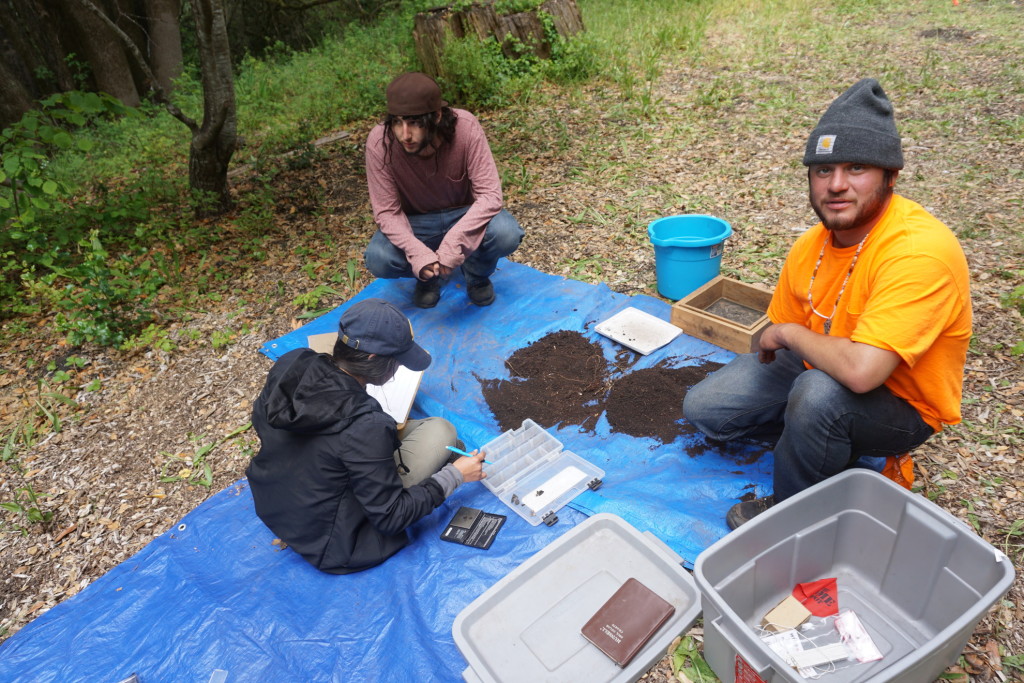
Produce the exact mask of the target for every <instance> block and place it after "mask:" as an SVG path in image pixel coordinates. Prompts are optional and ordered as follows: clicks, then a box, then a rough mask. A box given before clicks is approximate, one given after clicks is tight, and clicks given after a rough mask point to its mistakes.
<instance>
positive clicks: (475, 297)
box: [466, 278, 494, 306]
mask: <svg viewBox="0 0 1024 683" xmlns="http://www.w3.org/2000/svg"><path fill="white" fill-rule="evenodd" d="M466 293H467V294H469V300H470V301H472V302H473V303H474V304H476V305H477V306H490V305H491V304H492V303H494V285H492V284H491V281H490V280H488V279H486V278H485V279H483V280H481V281H480V282H478V283H476V284H475V285H469V286H468V287H467V288H466Z"/></svg>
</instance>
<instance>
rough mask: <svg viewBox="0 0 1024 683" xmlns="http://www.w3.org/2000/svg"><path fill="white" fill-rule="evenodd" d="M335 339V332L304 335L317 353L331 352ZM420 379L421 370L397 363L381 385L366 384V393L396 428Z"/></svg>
mask: <svg viewBox="0 0 1024 683" xmlns="http://www.w3.org/2000/svg"><path fill="white" fill-rule="evenodd" d="M336 341H338V333H337V332H324V333H322V334H311V335H309V336H308V337H306V343H307V344H308V345H309V348H311V349H313V350H314V351H316V352H317V353H326V354H331V353H333V351H334V343H335V342H336ZM422 379H423V371H422V370H419V371H416V370H410V369H409V368H407V367H405V366H404V365H399V366H398V371H397V372H396V373H395V376H394V377H392V378H391V379H390V380H388V381H387V382H386V383H384V384H383V385H377V384H367V385H366V393H368V394H369V395H370V396H373V397H374V398H375V399H377V402H378V403H380V406H381V408H383V409H384V412H385V413H387V414H388V415H390V416H391V417H393V418H394V420H395V422H397V423H398V428H399V429H401V428H402V427H404V426H405V423H406V422H408V421H409V411H411V410H412V404H413V401H415V400H416V392H417V391H419V388H420V381H421V380H422Z"/></svg>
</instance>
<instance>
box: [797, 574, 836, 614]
mask: <svg viewBox="0 0 1024 683" xmlns="http://www.w3.org/2000/svg"><path fill="white" fill-rule="evenodd" d="M793 597H794V598H796V599H797V600H799V601H800V604H802V605H803V606H804V607H806V608H807V609H808V610H809V611H810V613H811V614H813V615H814V616H816V617H829V616H832V615H833V614H839V595H838V592H837V590H836V580H835V579H820V580H818V581H810V582H808V583H798V584H797V585H796V588H794V589H793Z"/></svg>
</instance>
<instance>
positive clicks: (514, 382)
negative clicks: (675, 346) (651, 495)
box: [480, 330, 721, 443]
mask: <svg viewBox="0 0 1024 683" xmlns="http://www.w3.org/2000/svg"><path fill="white" fill-rule="evenodd" d="M628 365H629V363H627V362H626V361H625V359H623V358H622V356H621V354H620V355H618V356H616V363H615V365H614V366H610V365H609V363H608V361H607V360H606V359H605V357H604V354H603V353H602V351H601V347H600V346H599V345H598V344H597V343H595V342H593V341H589V340H587V339H586V338H585V337H584V336H583V335H582V334H580V333H579V332H574V331H570V330H561V331H559V332H553V333H551V334H549V335H547V336H545V337H542V338H541V339H538V340H537V341H535V342H533V343H532V344H530V345H529V346H525V347H523V348H521V349H518V350H517V351H516V352H515V353H513V354H512V355H511V356H509V358H508V360H506V361H505V366H506V367H507V368H508V369H509V372H510V373H511V374H512V379H508V380H506V379H483V380H481V381H480V383H481V385H482V388H483V394H484V398H485V399H486V400H487V405H488V406H490V408H491V412H493V413H494V416H495V418H497V420H498V424H499V426H500V427H501V429H502V430H509V429H516V428H518V427H519V426H520V425H521V424H522V422H523V420H525V419H527V418H529V419H531V420H533V421H534V422H536V423H537V424H539V425H541V426H542V427H558V426H563V425H578V426H579V427H580V430H581V431H587V432H590V433H593V432H594V429H595V427H596V425H597V421H598V418H599V417H600V416H601V413H602V412H604V411H607V416H608V422H609V424H610V425H611V428H612V431H614V432H619V433H623V434H628V435H630V436H639V437H651V438H654V439H658V440H659V441H661V442H662V443H670V442H672V441H674V440H675V439H676V438H677V437H679V436H681V435H683V434H690V433H693V431H694V429H693V427H692V426H690V425H689V424H687V423H686V422H685V421H683V419H682V417H683V413H682V402H683V397H684V396H686V392H687V391H688V390H689V389H690V387H692V386H693V385H695V384H696V383H697V382H699V381H701V380H702V379H704V377H706V376H707V374H708V373H709V372H712V371H714V370H717V369H718V368H719V367H721V364H720V363H709V362H701V363H699V364H697V365H690V366H686V367H681V368H672V367H669V366H668V361H667V360H666V361H662V362H661V363H659V364H658V365H656V366H654V367H651V368H644V369H642V370H637V371H634V372H623V374H620V375H619V376H618V377H615V376H614V375H615V373H616V371H619V372H621V371H622V369H623V368H624V367H627V366H628Z"/></svg>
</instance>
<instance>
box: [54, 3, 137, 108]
mask: <svg viewBox="0 0 1024 683" xmlns="http://www.w3.org/2000/svg"><path fill="white" fill-rule="evenodd" d="M62 4H63V5H64V9H65V10H66V12H67V15H68V16H70V17H72V20H73V21H74V23H75V25H76V27H77V30H75V37H76V38H77V39H78V41H79V44H78V46H77V47H78V49H79V50H80V51H81V54H82V56H83V57H85V59H86V60H87V61H88V62H89V65H90V66H91V67H92V71H93V75H94V77H95V79H96V87H97V88H98V89H99V90H102V91H103V92H105V93H108V94H110V95H113V96H114V97H116V98H117V99H119V100H121V101H122V102H123V103H125V104H126V105H128V106H130V107H134V106H137V105H138V104H139V102H140V98H139V91H138V90H137V89H136V87H135V78H134V77H133V76H132V69H131V65H130V64H129V62H128V55H127V54H126V52H125V48H124V46H123V44H122V42H121V39H120V38H119V37H118V36H117V35H116V34H115V33H114V31H113V30H112V29H111V28H110V27H109V26H107V25H106V24H105V23H104V22H103V21H102V20H101V19H100V18H98V17H96V16H94V15H93V13H92V12H90V11H88V10H87V9H85V8H84V7H82V5H81V4H79V2H78V0H62ZM108 16H109V15H108ZM69 47H71V46H69Z"/></svg>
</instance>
